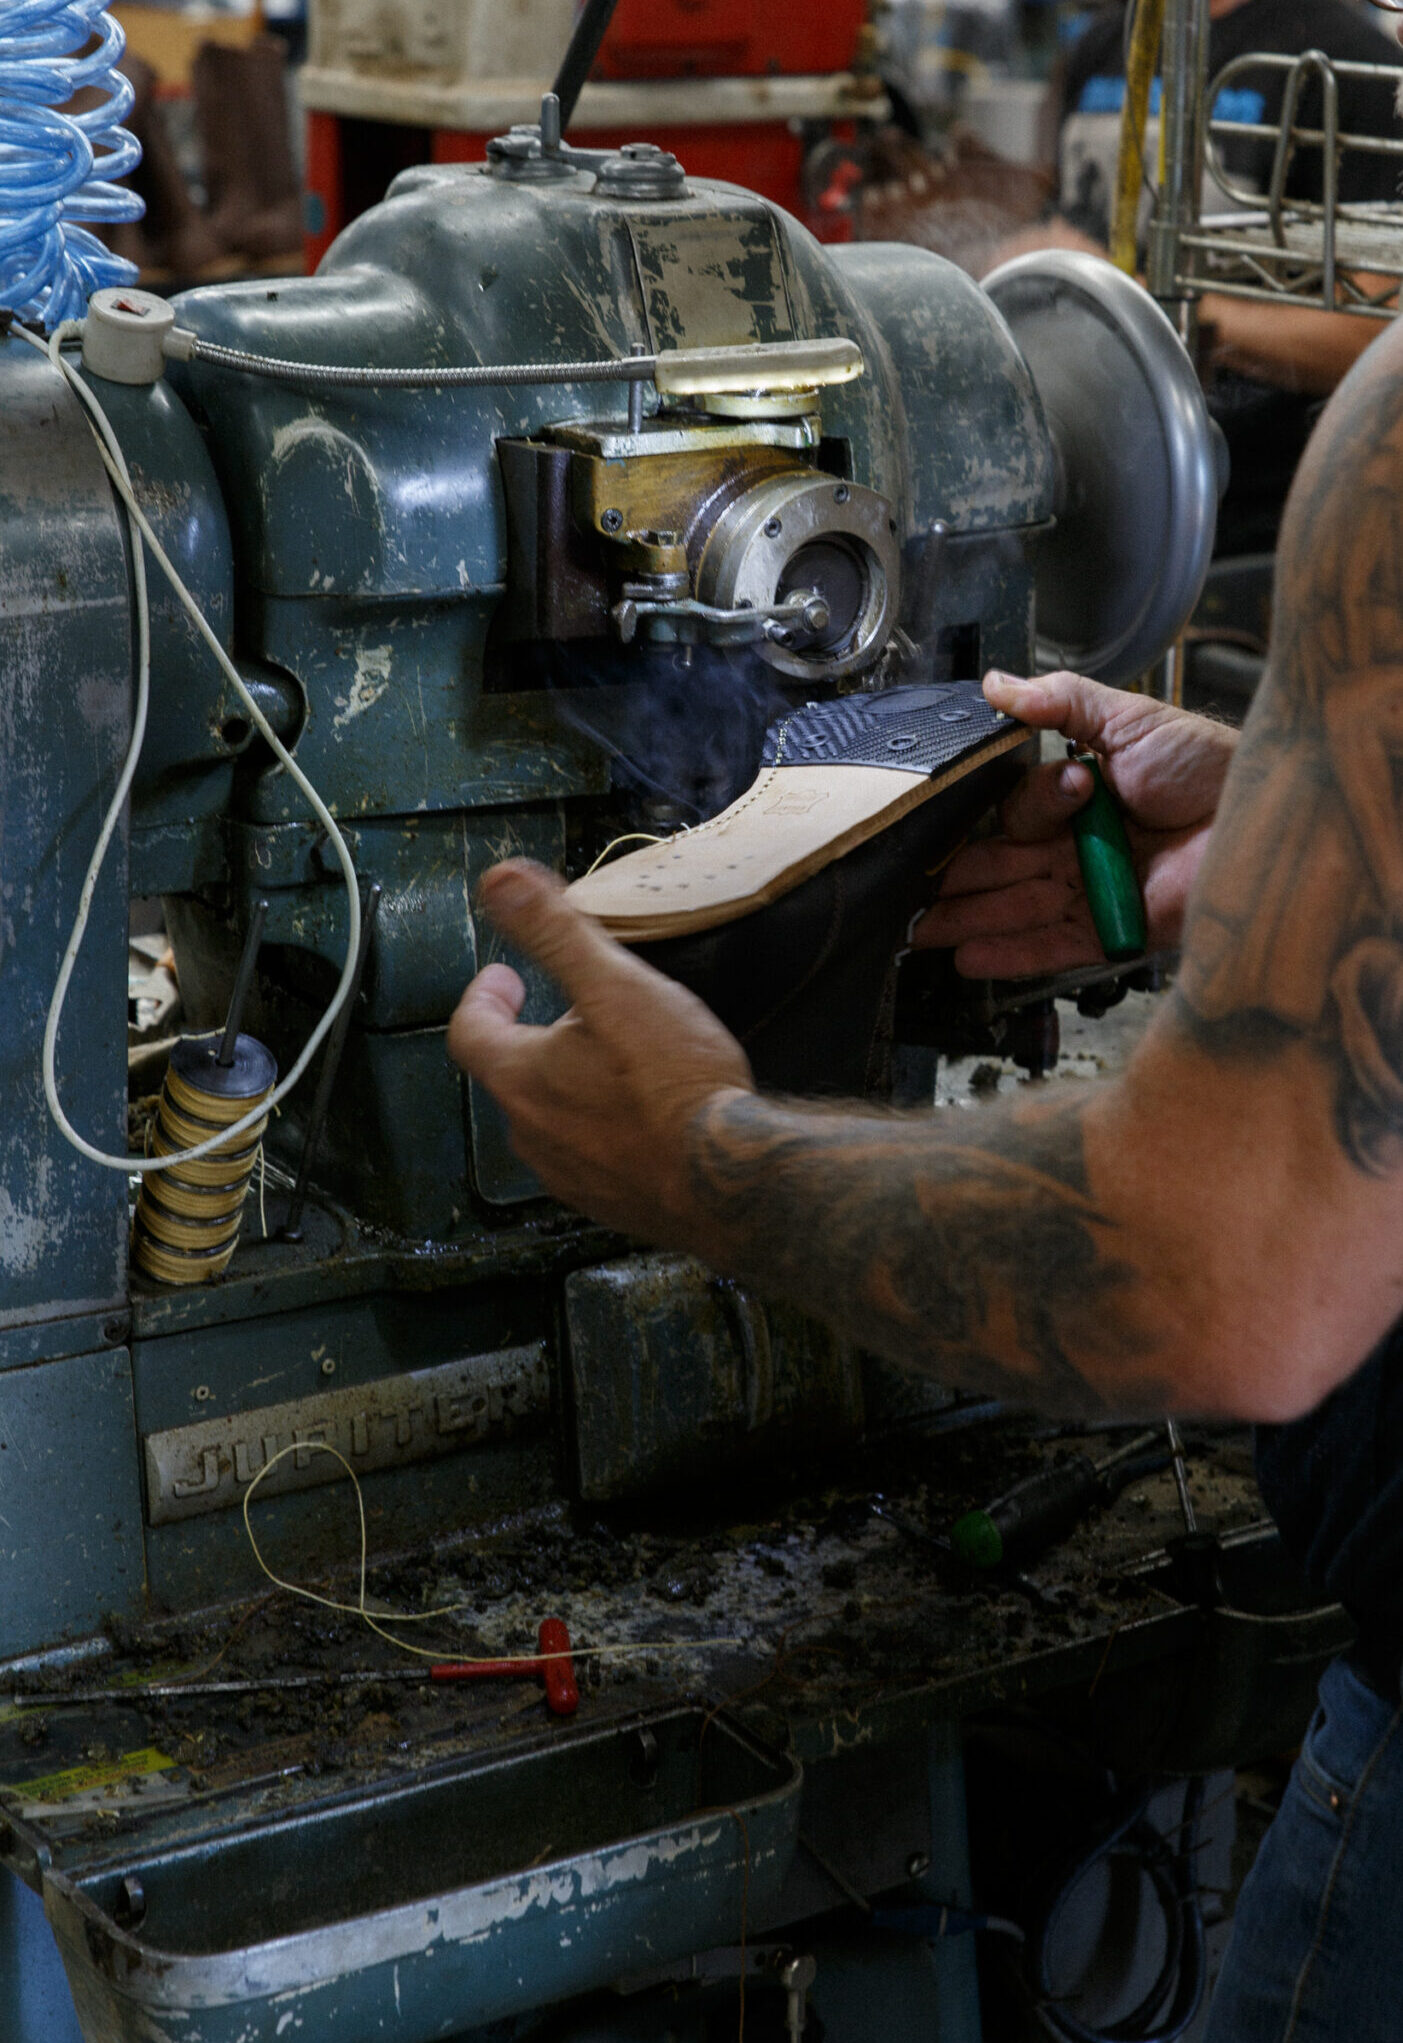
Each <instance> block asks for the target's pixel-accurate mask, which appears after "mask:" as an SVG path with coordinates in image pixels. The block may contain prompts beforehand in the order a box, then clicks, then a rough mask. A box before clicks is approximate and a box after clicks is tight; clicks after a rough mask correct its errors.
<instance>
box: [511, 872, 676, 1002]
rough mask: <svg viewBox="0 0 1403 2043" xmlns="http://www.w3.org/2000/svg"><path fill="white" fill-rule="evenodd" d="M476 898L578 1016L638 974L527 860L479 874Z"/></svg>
mask: <svg viewBox="0 0 1403 2043" xmlns="http://www.w3.org/2000/svg"><path fill="white" fill-rule="evenodd" d="M478 898H479V900H480V901H481V903H482V906H483V907H484V908H485V909H486V911H487V913H488V915H489V916H490V917H491V919H492V921H493V922H494V923H495V924H496V926H497V928H498V929H499V930H500V931H501V932H502V934H503V936H505V937H508V938H509V939H510V940H511V942H512V943H514V944H515V945H516V946H517V947H518V948H519V949H520V950H523V951H525V952H526V954H527V956H528V957H531V958H534V959H535V961H536V963H537V964H538V965H542V966H544V968H545V970H546V971H547V972H549V974H550V976H551V978H552V979H554V980H555V982H556V984H557V985H558V986H560V987H562V988H563V989H564V992H565V993H566V995H567V996H568V998H569V999H570V1000H571V1001H573V1003H574V1004H575V1006H576V1007H578V1008H579V1009H580V1011H581V1013H582V1014H589V1013H590V1012H591V1011H592V1010H597V1009H598V1008H599V1007H600V1006H601V1005H603V1004H607V1002H608V1001H609V999H610V997H611V996H617V994H618V991H619V988H620V986H621V985H631V984H632V983H633V981H634V980H635V979H636V978H637V975H638V972H639V970H640V969H641V968H640V967H639V965H638V963H637V960H636V959H634V958H631V957H630V956H629V954H628V952H627V951H626V950H624V948H623V946H622V945H621V944H617V943H615V942H614V939H613V938H612V937H610V936H606V935H605V933H604V931H603V930H602V929H601V928H600V926H599V924H598V923H597V922H595V921H594V920H593V918H592V917H591V916H588V915H585V914H582V913H581V911H580V910H579V909H578V908H576V907H574V906H573V905H572V904H571V903H570V902H569V901H567V900H566V898H565V883H564V881H563V880H561V879H559V878H558V877H557V876H556V875H555V874H554V873H551V872H547V871H546V869H545V867H544V866H540V865H535V864H533V863H532V861H531V860H530V859H525V858H513V859H508V860H506V862H505V863H504V864H502V865H495V866H493V867H492V869H491V871H490V872H487V873H484V874H483V877H482V881H481V883H480V885H479V887H478Z"/></svg>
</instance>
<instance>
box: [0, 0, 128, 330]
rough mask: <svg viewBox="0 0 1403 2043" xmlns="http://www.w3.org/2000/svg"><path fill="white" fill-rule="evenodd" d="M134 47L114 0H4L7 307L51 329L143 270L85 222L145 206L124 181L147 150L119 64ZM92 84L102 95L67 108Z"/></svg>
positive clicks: (1, 161)
mask: <svg viewBox="0 0 1403 2043" xmlns="http://www.w3.org/2000/svg"><path fill="white" fill-rule="evenodd" d="M94 38H96V45H95V47H94V48H92V49H89V48H88V44H89V43H91V42H93V41H94ZM125 48H126V37H125V35H124V34H123V32H122V29H121V27H120V25H119V24H118V23H117V22H116V21H114V20H113V18H112V16H111V15H110V14H106V13H104V11H103V0H0V309H4V310H6V311H9V312H12V313H14V314H15V315H16V316H17V317H19V318H21V319H29V320H35V319H37V320H40V321H42V322H43V324H44V325H45V326H46V327H47V328H49V329H52V328H53V327H55V326H57V325H58V323H59V321H60V320H63V319H81V317H82V316H83V313H84V311H85V310H86V308H87V302H88V298H89V295H90V294H91V293H92V292H93V291H96V290H98V289H100V288H101V287H102V286H104V285H121V284H130V283H132V282H133V281H134V280H135V277H136V267H135V265H134V264H132V263H129V262H124V261H122V260H121V259H120V258H119V257H117V256H114V255H113V254H112V253H111V252H110V250H108V249H107V248H105V247H104V246H103V244H102V243H101V242H100V241H99V240H98V238H97V236H96V234H93V233H91V232H89V230H88V228H86V227H83V226H80V225H79V224H78V223H79V222H80V221H84V220H86V221H91V222H93V223H94V224H97V223H99V222H105V223H112V222H115V221H119V220H139V219H140V218H141V215H142V212H143V211H144V207H143V205H142V202H141V200H140V199H139V198H138V197H137V195H136V193H135V192H132V191H124V190H122V189H121V187H120V186H118V185H117V184H116V182H115V180H116V179H117V178H119V177H126V176H127V175H128V174H129V173H130V172H131V171H133V170H135V168H136V166H137V164H138V163H140V161H141V145H140V144H139V143H138V141H137V139H136V137H135V136H134V135H131V134H128V132H127V130H126V129H125V128H124V127H123V126H122V122H123V121H124V120H125V119H126V117H127V115H128V114H129V113H130V112H131V110H132V104H133V101H134V99H135V96H136V95H135V93H134V92H133V90H132V88H131V85H130V84H129V83H128V81H127V80H126V79H125V78H124V77H122V75H121V73H120V72H119V71H118V70H117V68H116V67H117V65H118V64H119V63H120V62H121V59H122V53H123V51H124V50H125ZM85 86H88V87H92V88H95V89H96V91H97V92H99V93H100V94H101V95H102V96H101V98H100V99H99V100H98V101H97V102H96V104H94V105H93V106H91V107H89V108H88V109H87V110H86V111H85V112H82V113H76V114H75V113H67V112H64V111H62V109H63V108H65V107H66V106H67V105H68V103H69V101H70V100H71V99H72V98H73V95H74V94H75V93H76V92H78V91H80V90H82V88H83V87H85Z"/></svg>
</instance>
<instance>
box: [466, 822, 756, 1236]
mask: <svg viewBox="0 0 1403 2043" xmlns="http://www.w3.org/2000/svg"><path fill="white" fill-rule="evenodd" d="M478 899H479V902H480V903H481V905H482V907H483V908H484V909H485V910H486V912H487V913H488V915H489V916H490V917H491V919H492V921H493V922H494V923H495V924H496V926H497V927H498V929H500V930H501V932H502V934H503V935H504V936H506V937H509V938H510V940H511V941H512V943H514V944H515V945H516V946H517V947H518V948H519V949H520V950H523V951H525V952H526V953H527V954H528V955H529V956H530V957H532V958H534V959H535V960H536V961H537V963H538V964H541V965H543V966H544V967H545V969H546V971H547V972H549V974H550V976H551V977H552V978H553V979H554V980H555V981H556V982H557V984H558V985H559V986H560V987H561V988H562V990H563V991H564V992H565V993H566V994H567V995H568V997H569V998H570V1000H571V1001H572V1002H573V1003H574V1004H573V1006H572V1007H571V1008H570V1011H569V1012H568V1014H565V1015H563V1016H562V1017H561V1018H560V1020H559V1021H556V1022H552V1023H551V1025H550V1026H549V1027H548V1028H530V1027H527V1026H525V1025H524V1024H523V1023H522V1022H521V1021H520V1020H519V1019H518V1017H519V1016H520V1013H521V1007H522V1002H523V1000H524V998H525V989H524V987H523V986H522V983H521V980H520V979H519V978H518V976H517V974H516V973H515V972H514V971H512V969H511V967H510V966H509V965H501V964H497V965H488V966H486V967H485V968H484V970H482V971H481V972H479V973H478V975H477V977H476V978H475V979H474V980H473V982H472V984H471V985H470V986H469V987H468V989H467V991H466V992H465V993H464V995H463V997H462V999H461V1000H460V1001H459V1003H458V1009H457V1012H456V1013H455V1015H454V1016H453V1019H452V1021H451V1022H450V1023H449V1027H448V1048H449V1052H450V1054H451V1055H452V1057H453V1058H454V1059H455V1061H456V1062H457V1063H458V1064H460V1065H461V1066H462V1068H463V1069H464V1070H465V1071H466V1072H468V1073H469V1074H470V1076H472V1077H474V1078H476V1079H477V1080H478V1081H479V1082H480V1083H481V1084H482V1085H485V1086H486V1087H487V1090H488V1091H489V1092H490V1093H491V1094H492V1096H493V1098H494V1099H495V1100H496V1101H497V1103H498V1105H499V1106H500V1107H501V1108H502V1110H503V1112H504V1113H505V1114H506V1116H507V1121H508V1124H509V1126H510V1131H511V1141H512V1147H513V1148H514V1150H515V1151H516V1153H517V1155H518V1156H519V1157H520V1158H521V1160H522V1162H523V1163H525V1164H527V1165H529V1166H530V1168H531V1169H532V1170H533V1171H534V1172H535V1173H536V1175H537V1177H538V1178H539V1179H540V1180H541V1183H542V1184H543V1185H544V1186H545V1188H546V1190H547V1191H548V1192H550V1193H551V1194H552V1195H553V1196H554V1197H555V1198H557V1199H560V1200H562V1201H563V1202H564V1203H565V1204H566V1205H567V1206H573V1207H575V1208H576V1210H577V1211H579V1212H581V1213H587V1214H588V1215H589V1216H590V1217H591V1219H594V1220H598V1221H601V1222H603V1223H604V1224H605V1225H606V1226H609V1227H617V1228H619V1229H621V1230H622V1231H623V1232H625V1233H628V1234H638V1235H644V1236H646V1237H647V1238H648V1239H649V1240H651V1241H655V1242H658V1243H660V1244H662V1245H663V1246H664V1247H673V1248H680V1247H686V1248H689V1249H694V1250H697V1251H699V1252H704V1250H705V1246H706V1244H705V1242H704V1241H703V1239H702V1233H703V1226H702V1222H701V1221H700V1219H699V1218H698V1216H697V1215H696V1213H695V1211H694V1201H693V1197H692V1190H691V1183H690V1173H689V1164H688V1130H689V1128H690V1126H691V1123H692V1122H693V1120H694V1119H695V1118H696V1116H697V1114H698V1113H699V1112H700V1111H701V1109H702V1108H703V1107H704V1106H705V1105H706V1104H707V1103H708V1102H709V1101H710V1100H712V1099H714V1098H715V1097H716V1096H717V1095H718V1094H722V1093H728V1092H738V1091H739V1092H753V1091H754V1089H755V1084H754V1080H753V1078H752V1077H751V1073H750V1066H749V1064H748V1063H747V1062H746V1057H745V1052H744V1051H743V1050H742V1049H741V1047H740V1045H739V1043H737V1042H736V1041H735V1039H734V1038H733V1037H732V1036H730V1035H729V1034H728V1033H727V1031H726V1030H725V1029H724V1028H723V1027H722V1026H721V1024H720V1022H719V1021H717V1019H716V1017H715V1016H714V1015H713V1014H712V1013H711V1011H710V1009H709V1008H707V1007H705V1006H703V1004H702V1002H701V1001H700V1000H698V999H697V998H696V997H695V995H693V994H691V993H688V992H687V991H686V989H685V988H683V987H681V986H678V985H676V984H674V982H673V981H672V980H671V979H666V978H664V977H663V975H662V974H661V973H660V972H655V971H654V970H653V968H652V967H651V966H650V965H645V964H644V963H643V961H642V960H641V959H640V958H637V957H635V956H634V955H633V954H632V952H630V951H627V950H625V949H624V948H623V947H622V945H620V944H617V943H615V942H614V940H613V938H612V937H609V936H606V935H605V934H604V932H603V930H602V929H600V927H599V926H598V924H597V923H595V922H594V921H592V920H591V919H590V917H589V916H587V915H584V914H582V913H581V912H580V910H579V909H578V908H575V907H573V906H572V905H571V904H570V903H569V902H568V901H567V900H566V899H565V889H564V885H563V883H562V882H561V881H560V880H558V879H557V878H556V877H555V876H554V875H553V874H552V873H548V872H547V871H545V869H544V868H543V867H541V866H538V865H533V864H531V863H530V862H529V861H528V860H526V859H511V860H509V861H508V862H507V863H505V864H503V865H497V866H494V867H493V868H492V870H491V871H490V872H489V873H486V874H485V875H484V876H483V880H482V884H481V886H480V888H479V890H478Z"/></svg>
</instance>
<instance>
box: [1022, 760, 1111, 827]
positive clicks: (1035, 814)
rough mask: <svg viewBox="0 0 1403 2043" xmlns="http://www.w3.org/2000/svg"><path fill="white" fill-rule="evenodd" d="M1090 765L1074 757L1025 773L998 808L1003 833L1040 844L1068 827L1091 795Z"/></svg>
mask: <svg viewBox="0 0 1403 2043" xmlns="http://www.w3.org/2000/svg"><path fill="white" fill-rule="evenodd" d="M1093 785H1094V783H1093V781H1092V778H1091V770H1090V768H1089V767H1086V766H1080V765H1078V764H1077V762H1076V761H1075V760H1073V759H1068V760H1066V761H1065V762H1064V763H1063V764H1061V765H1060V766H1059V765H1051V766H1037V767H1035V768H1034V769H1033V771H1032V772H1031V773H1028V774H1025V775H1024V777H1023V779H1022V780H1020V781H1019V783H1018V785H1017V787H1016V788H1015V789H1014V790H1013V793H1012V794H1011V795H1010V796H1009V797H1008V799H1007V800H1006V801H1005V803H1004V805H1003V807H1002V808H1001V809H1000V810H999V821H1000V823H1002V825H1003V829H1004V835H1005V836H1006V837H1009V838H1011V839H1012V840H1013V841H1014V843H1016V844H1041V843H1042V842H1043V841H1044V840H1045V839H1046V838H1049V837H1056V836H1057V835H1058V833H1059V832H1060V831H1063V830H1065V829H1066V827H1067V825H1068V824H1069V823H1070V822H1071V820H1072V818H1073V816H1075V815H1076V813H1077V811H1078V809H1083V808H1085V807H1086V804H1087V803H1088V802H1089V801H1090V799H1091V791H1092V787H1093Z"/></svg>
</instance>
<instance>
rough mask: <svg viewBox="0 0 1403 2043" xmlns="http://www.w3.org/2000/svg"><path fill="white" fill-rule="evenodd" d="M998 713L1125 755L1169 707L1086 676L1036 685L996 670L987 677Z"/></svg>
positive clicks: (1044, 678) (1046, 677)
mask: <svg viewBox="0 0 1403 2043" xmlns="http://www.w3.org/2000/svg"><path fill="white" fill-rule="evenodd" d="M984 694H985V697H986V699H987V700H988V701H989V702H990V703H991V704H992V705H993V707H994V708H995V709H1001V710H1003V711H1004V713H1005V714H1006V715H1007V716H1014V717H1017V718H1018V719H1019V721H1020V722H1021V723H1025V724H1032V725H1033V726H1034V727H1035V728H1036V729H1038V730H1040V731H1060V732H1061V733H1062V735H1063V737H1064V738H1070V739H1071V741H1072V743H1073V744H1074V745H1086V746H1088V747H1090V749H1091V750H1092V751H1094V752H1116V751H1122V750H1124V748H1125V747H1126V746H1127V745H1130V744H1133V743H1134V742H1135V740H1136V739H1137V738H1140V737H1143V736H1144V734H1145V732H1146V731H1147V730H1149V729H1150V727H1151V726H1152V725H1154V724H1157V723H1159V722H1161V721H1162V720H1163V718H1164V715H1165V709H1164V705H1163V704H1162V703H1157V702H1154V701H1152V700H1151V699H1150V697H1149V696H1146V695H1131V694H1129V693H1128V692H1127V691H1126V690H1125V689H1123V688H1107V687H1106V685H1105V684H1104V682H1101V681H1088V680H1087V678H1086V676H1085V675H1084V674H1065V673H1063V674H1040V675H1038V676H1037V677H1036V678H1035V679H1033V680H1024V679H1021V678H1020V677H1019V676H1018V675H1016V674H1004V673H1001V672H999V671H998V670H997V669H995V670H994V671H993V672H991V673H988V674H986V675H985V677H984Z"/></svg>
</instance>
